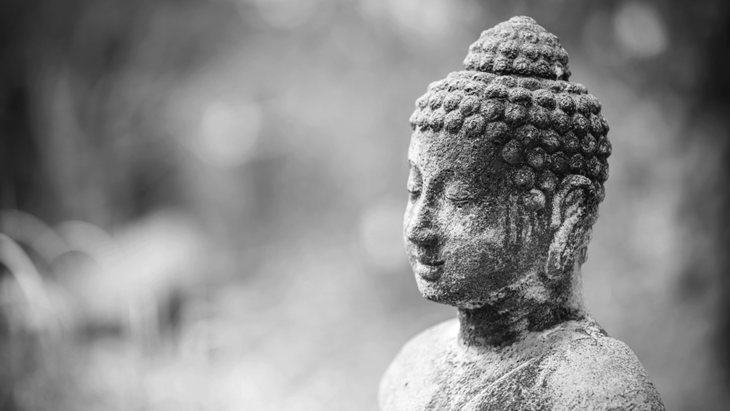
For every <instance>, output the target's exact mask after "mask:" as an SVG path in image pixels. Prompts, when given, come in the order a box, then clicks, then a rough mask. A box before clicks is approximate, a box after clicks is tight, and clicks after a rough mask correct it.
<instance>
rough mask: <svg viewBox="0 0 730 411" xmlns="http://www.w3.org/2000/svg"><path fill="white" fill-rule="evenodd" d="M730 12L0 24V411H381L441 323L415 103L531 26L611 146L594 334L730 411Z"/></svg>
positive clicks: (414, 2) (677, 394)
mask: <svg viewBox="0 0 730 411" xmlns="http://www.w3.org/2000/svg"><path fill="white" fill-rule="evenodd" d="M729 4H730V3H728V2H724V1H709V0H694V1H691V2H690V1H681V0H674V1H647V0H636V1H605V0H601V1H579V0H543V1H506V0H505V1H473V0H64V1H61V0H2V2H1V3H0V233H2V235H0V410H10V411H16V410H23V411H25V410H28V411H31V410H49V411H65V410H68V411H76V410H99V411H109V410H112V411H113V410H125V411H126V410H151V411H152V410H154V411H157V410H176V411H185V410H196V411H198V410H216V411H217V410H224V411H225V410H252V411H258V410H276V411H279V410H287V411H309V410H312V411H314V410H317V411H318V410H342V411H346V410H374V409H376V408H377V405H376V404H377V402H376V393H377V387H378V381H379V378H380V376H381V375H382V373H383V372H384V370H385V368H386V367H387V365H388V364H389V362H390V360H391V359H392V358H393V357H394V356H395V354H396V353H397V351H398V349H399V348H400V346H402V345H403V343H405V342H406V341H407V340H408V339H409V338H411V337H412V336H413V335H415V334H416V333H418V332H419V331H421V330H423V329H425V328H426V327H428V326H431V325H433V324H435V323H437V322H439V321H442V320H445V319H448V318H451V317H453V316H454V315H455V310H454V309H453V308H451V307H446V306H440V305H438V304H434V303H429V302H427V301H425V300H423V299H422V298H421V296H420V295H419V293H418V291H417V289H416V286H415V283H414V280H413V278H412V274H411V272H410V269H409V267H408V264H407V261H406V258H405V253H404V251H403V245H402V240H401V220H402V214H403V210H404V208H405V201H406V198H407V197H406V196H407V195H406V190H405V180H406V175H407V163H406V149H407V146H408V141H409V135H410V127H409V125H408V118H409V116H410V114H411V112H412V110H413V102H414V101H415V99H416V98H417V97H418V96H420V95H421V94H423V93H424V92H425V90H426V86H427V85H428V83H430V82H431V81H434V80H438V79H441V78H443V77H445V76H446V74H448V73H449V72H451V71H456V70H460V69H461V62H462V60H463V58H464V57H465V55H466V52H467V48H468V46H469V45H470V44H471V43H472V42H473V41H475V40H476V39H477V38H478V36H479V34H480V33H481V31H482V30H485V29H488V28H490V27H492V26H494V25H495V24H497V23H499V22H501V21H504V20H507V19H508V18H510V17H512V16H513V15H518V14H526V15H529V16H531V17H533V18H535V19H536V20H537V21H538V23H539V24H541V25H542V26H544V27H545V28H547V29H548V30H549V31H551V32H553V33H554V34H556V35H557V36H558V37H559V38H560V40H561V42H562V44H563V46H564V47H565V49H566V50H567V51H568V53H569V55H570V66H571V69H572V71H573V73H574V74H573V76H572V77H571V80H572V81H575V82H580V83H583V84H585V85H587V87H588V90H589V92H590V93H591V94H594V95H595V96H597V97H598V98H599V99H600V101H601V102H602V104H603V114H604V115H605V117H606V118H607V119H608V120H609V122H610V124H611V132H610V134H609V137H610V138H611V140H612V141H613V147H614V153H613V155H612V157H611V158H610V163H611V176H610V178H609V180H608V182H607V184H606V190H607V198H606V201H605V202H604V203H603V204H602V207H601V218H600V219H599V221H598V223H597V225H596V226H595V229H594V239H593V242H592V245H591V247H590V252H589V255H590V258H589V260H588V262H587V264H586V265H585V267H584V285H585V294H586V298H587V300H588V306H589V308H590V310H591V312H592V314H593V316H594V317H595V318H596V319H597V320H598V321H599V323H601V324H602V325H603V326H604V328H605V329H606V330H607V331H608V332H609V333H610V334H611V335H612V336H614V337H616V338H618V339H620V340H623V341H625V342H626V343H627V344H628V345H629V346H630V347H631V348H632V349H633V350H634V351H635V353H636V355H637V356H638V357H639V359H640V360H641V362H642V363H643V364H644V366H645V367H646V369H647V370H648V372H649V374H650V375H651V376H652V378H653V380H654V382H655V384H656V386H657V388H658V389H659V392H660V393H661V395H662V397H663V399H664V401H665V403H666V405H667V408H668V409H669V410H680V411H681V410H688V411H689V410H727V409H728V405H727V404H730V389H729V388H730V384H729V381H730V379H729V377H730V349H729V348H730V273H729V272H728V266H729V263H730V260H729V258H728V251H729V250H730V244H729V243H730V228H729V227H730V225H729V224H728V223H729V222H730V203H729V201H728V189H727V187H728V184H729V181H728V175H729V173H728V171H730V158H729V157H730V155H729V154H730V150H729V146H728V143H729V142H730V141H729V138H728V133H729V131H730V105H729V104H728V95H729V94H728V93H730V79H729V76H728V73H730V64H729V63H730V56H729V55H728V53H727V50H728V47H729V45H730V7H729V6H728V5H729Z"/></svg>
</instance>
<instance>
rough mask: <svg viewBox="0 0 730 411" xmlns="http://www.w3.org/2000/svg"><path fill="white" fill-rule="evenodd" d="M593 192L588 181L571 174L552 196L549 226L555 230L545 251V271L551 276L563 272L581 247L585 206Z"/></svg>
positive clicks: (555, 276)
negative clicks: (546, 255) (546, 251)
mask: <svg viewBox="0 0 730 411" xmlns="http://www.w3.org/2000/svg"><path fill="white" fill-rule="evenodd" d="M594 195H595V188H594V186H593V184H592V183H591V181H590V180H589V179H588V178H586V177H583V176H579V175H571V176H568V177H566V178H565V179H564V180H563V181H562V182H561V184H560V188H559V189H558V190H557V191H556V193H555V196H554V197H553V206H552V207H553V209H552V218H551V221H550V228H551V229H553V230H555V231H554V233H553V240H552V242H551V243H550V249H549V250H548V258H547V262H546V266H545V273H546V274H547V276H548V277H549V278H551V279H557V278H559V277H560V276H561V275H563V272H564V268H565V267H566V265H572V263H571V261H569V260H571V259H572V258H574V253H575V251H577V250H578V249H579V248H580V247H581V246H583V244H582V243H583V238H584V234H585V231H586V229H587V228H588V229H589V228H590V224H585V218H584V215H585V213H586V211H587V206H588V204H589V203H590V201H591V199H592V198H593V196H594Z"/></svg>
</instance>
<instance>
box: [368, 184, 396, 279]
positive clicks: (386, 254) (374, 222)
mask: <svg viewBox="0 0 730 411" xmlns="http://www.w3.org/2000/svg"><path fill="white" fill-rule="evenodd" d="M404 209H405V205H404V204H402V203H401V202H399V201H396V200H395V199H393V198H390V197H389V198H386V199H382V200H380V201H375V202H373V205H372V206H370V207H368V208H367V209H365V211H364V213H363V214H362V217H361V218H360V230H359V231H360V232H359V236H360V247H361V250H362V253H363V255H364V257H365V259H366V261H367V262H368V263H369V264H370V265H372V266H374V267H376V268H379V269H381V270H383V271H394V270H396V269H398V268H399V267H405V264H406V258H405V251H404V249H403V240H402V236H401V227H402V226H403V211H404Z"/></svg>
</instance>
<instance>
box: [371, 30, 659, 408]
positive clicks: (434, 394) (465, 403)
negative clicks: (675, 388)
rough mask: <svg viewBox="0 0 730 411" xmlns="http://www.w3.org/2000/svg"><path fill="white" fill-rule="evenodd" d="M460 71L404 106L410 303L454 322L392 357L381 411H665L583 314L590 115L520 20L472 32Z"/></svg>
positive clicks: (591, 169)
mask: <svg viewBox="0 0 730 411" xmlns="http://www.w3.org/2000/svg"><path fill="white" fill-rule="evenodd" d="M465 67H466V70H465V71H460V72H456V73H451V74H449V75H448V76H447V77H446V78H445V79H443V80H440V81H437V82H434V83H432V84H431V85H429V87H428V91H427V92H426V94H424V95H423V96H421V97H420V98H419V99H418V100H417V101H416V110H415V111H414V113H413V115H412V116H411V120H410V122H411V126H412V128H413V134H412V136H411V144H410V147H409V152H408V159H409V163H410V166H411V169H410V174H409V177H408V182H407V188H408V191H409V193H410V196H409V200H408V205H407V208H406V213H405V217H404V238H405V244H406V250H407V253H408V257H409V261H410V263H411V266H412V268H413V271H414V274H415V277H416V282H417V284H418V287H419V290H420V291H421V293H422V294H423V295H424V296H425V297H426V298H428V299H430V300H432V301H435V302H440V303H444V304H450V305H453V306H455V307H457V308H458V313H459V318H458V320H453V321H449V322H446V323H443V324H440V325H438V326H436V327H433V328H431V329H429V330H427V331H425V332H424V333H422V334H420V335H418V336H416V337H415V338H414V339H413V340H412V341H410V342H409V343H408V344H406V345H405V346H404V347H403V349H402V350H401V352H400V354H399V355H398V357H397V358H396V359H395V361H394V362H393V363H392V364H391V366H390V367H389V369H388V371H387V372H386V374H385V376H384V377H383V380H382V383H381V387H380V406H381V409H382V410H383V411H400V410H584V409H594V410H614V409H632V410H662V409H664V407H663V405H662V402H661V399H660V398H659V395H658V393H657V391H656V389H655V388H654V386H653V384H652V383H651V380H650V379H649V377H648V376H647V374H646V372H645V371H644V369H643V368H642V366H641V364H640V363H639V361H638V360H637V358H636V357H635V356H634V354H633V353H632V352H631V350H630V349H629V348H628V347H627V346H626V345H625V344H623V343H621V342H620V341H617V340H615V339H613V338H611V337H609V336H608V335H607V334H606V332H605V331H604V330H603V329H601V327H600V326H599V325H598V324H597V323H596V322H595V321H594V320H593V319H592V318H591V317H590V315H589V314H588V311H587V309H586V307H585V304H584V302H583V297H582V289H581V281H580V279H581V273H580V267H581V264H582V263H583V262H584V261H585V259H586V256H587V252H586V250H587V246H588V243H589V241H590V238H591V227H592V225H593V223H594V222H595V220H596V218H597V213H598V205H599V203H600V202H601V201H602V200H603V198H604V187H603V184H604V183H605V181H606V179H607V178H608V161H607V159H608V157H609V156H610V154H611V143H610V141H609V140H608V138H607V134H608V131H609V126H608V123H607V121H606V120H605V118H603V116H602V115H601V105H600V102H599V101H598V99H597V98H595V97H594V96H591V95H590V94H588V92H587V89H586V87H585V86H583V85H580V84H575V83H571V82H569V81H568V80H569V76H570V70H569V68H568V56H567V53H565V50H563V49H562V47H560V43H559V41H558V39H557V38H556V37H555V36H553V35H552V34H550V33H548V32H547V31H546V30H545V29H543V28H542V27H540V26H539V25H537V23H536V22H535V21H534V20H532V19H530V18H529V17H515V18H512V19H510V20H509V21H507V22H504V23H500V24H499V25H497V26H496V27H495V28H493V29H490V30H487V31H485V32H484V33H483V34H482V36H481V37H480V39H479V40H478V41H477V42H476V43H474V44H473V45H472V46H471V47H470V49H469V55H468V56H467V58H466V60H465Z"/></svg>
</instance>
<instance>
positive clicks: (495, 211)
mask: <svg viewBox="0 0 730 411" xmlns="http://www.w3.org/2000/svg"><path fill="white" fill-rule="evenodd" d="M408 160H409V163H410V174H409V177H408V191H409V199H408V205H407V207H406V212H405V217H404V222H403V227H404V232H403V234H404V240H405V244H406V251H407V253H408V258H409V261H410V264H411V267H412V268H413V271H414V273H415V276H416V281H417V283H418V287H419V289H420V291H421V293H422V294H423V295H424V296H425V297H426V298H428V299H430V300H433V301H437V302H441V303H445V304H450V305H455V306H457V307H461V308H475V307H478V306H481V305H484V303H486V302H487V301H489V300H490V299H491V298H492V297H493V296H494V294H495V293H496V292H498V291H500V290H501V289H503V288H504V287H506V286H509V285H512V284H514V283H515V282H516V281H519V280H520V279H521V278H522V277H523V276H524V275H525V274H526V273H527V272H528V271H529V270H530V266H534V261H535V260H536V258H535V257H536V255H537V254H536V253H539V249H540V241H539V239H538V238H539V237H540V236H539V235H538V234H539V233H537V230H536V229H533V227H537V226H538V224H535V218H536V217H535V214H534V212H529V211H527V210H525V209H524V207H522V206H520V205H518V203H517V200H516V199H517V198H518V196H517V195H516V193H515V192H514V190H515V188H514V186H512V185H511V184H509V183H508V182H507V180H508V178H507V174H508V172H507V168H506V167H507V166H506V164H504V162H503V161H502V160H501V158H500V157H499V153H498V147H497V146H495V145H492V144H491V143H489V142H485V140H484V139H482V138H476V139H471V138H464V137H459V136H453V135H447V134H440V135H433V134H424V133H422V132H421V131H416V132H414V133H413V136H412V137H411V144H410V147H409V150H408Z"/></svg>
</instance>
